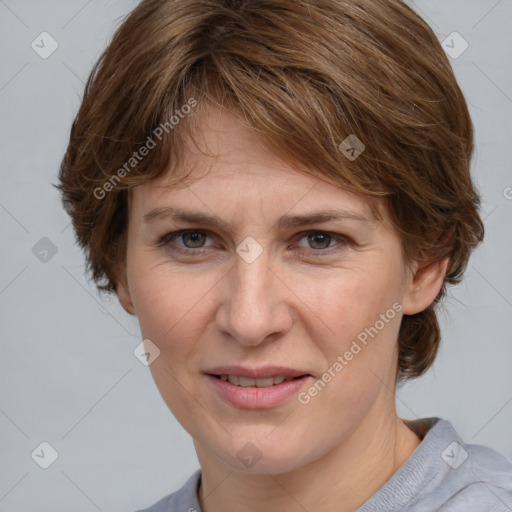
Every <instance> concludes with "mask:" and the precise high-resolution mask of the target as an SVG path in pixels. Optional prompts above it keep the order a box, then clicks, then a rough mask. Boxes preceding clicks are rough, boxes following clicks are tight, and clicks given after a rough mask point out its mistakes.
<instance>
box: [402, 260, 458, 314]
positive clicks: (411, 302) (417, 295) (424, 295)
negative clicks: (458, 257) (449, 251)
mask: <svg viewBox="0 0 512 512" xmlns="http://www.w3.org/2000/svg"><path fill="white" fill-rule="evenodd" d="M447 267H448V258H445V259H444V260H440V261H434V262H430V263H426V264H423V265H422V266H419V265H418V264H417V263H416V264H414V266H413V268H412V269H411V273H410V278H409V283H408V290H407V292H406V294H405V296H404V299H403V302H402V306H403V313H404V315H415V314H416V313H420V312H421V311H423V310H425V309H427V308H428V307H429V306H430V304H432V302H434V300H435V298H436V297H437V294H438V293H439V290H440V289H441V286H442V285H443V281H444V277H445V275H446V270H447Z"/></svg>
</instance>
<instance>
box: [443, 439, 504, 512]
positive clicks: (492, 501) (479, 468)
mask: <svg viewBox="0 0 512 512" xmlns="http://www.w3.org/2000/svg"><path fill="white" fill-rule="evenodd" d="M458 450H459V451H460V455H459V460H460V466H458V464H455V467H453V468H451V469H450V471H449V472H448V474H447V475H446V478H445V482H446V485H447V486H448V487H451V488H453V489H457V492H456V493H454V495H453V496H452V497H451V498H450V499H448V500H447V501H446V503H445V505H444V506H443V507H442V508H441V509H440V511H443V512H444V511H445V510H446V511H450V512H451V511H452V510H453V511H458V510H460V511H466V510H472V508H474V507H478V508H479V510H480V509H481V510H486V511H489V512H507V511H511V510H512V462H511V461H510V460H509V459H507V458H506V457H504V456H503V455H501V454H500V453H498V452H496V451H495V450H493V449H491V448H488V447H487V446H481V445H476V444H463V443H462V444H461V445H460V448H458ZM445 456H446V455H445ZM462 459H464V460H462Z"/></svg>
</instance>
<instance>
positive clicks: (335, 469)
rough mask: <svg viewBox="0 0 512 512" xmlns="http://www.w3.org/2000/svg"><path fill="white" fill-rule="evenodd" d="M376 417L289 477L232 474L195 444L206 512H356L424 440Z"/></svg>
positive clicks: (392, 417)
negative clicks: (232, 511)
mask: <svg viewBox="0 0 512 512" xmlns="http://www.w3.org/2000/svg"><path fill="white" fill-rule="evenodd" d="M372 416H373V415H372V413H369V414H368V416H367V417H366V418H365V419H364V420H363V421H362V422H361V423H360V424H359V426H358V427H357V429H356V430H355V431H354V432H353V433H352V434H351V435H350V436H349V437H348V438H347V439H345V440H344V441H343V442H342V443H341V444H340V445H338V446H337V447H336V448H335V449H333V450H331V451H330V452H329V453H328V454H326V455H325V456H323V457H321V458H319V459H317V460H315V461H314V462H312V463H310V464H308V465H306V466H304V467H301V468H299V469H297V470H294V471H292V472H289V473H284V474H277V475H272V474H270V473H265V474H247V473H241V472H234V471H233V470H231V469H230V468H228V467H226V466H225V465H224V464H222V463H221V462H220V461H219V460H218V459H217V458H216V457H213V456H211V454H210V453H208V452H207V451H205V450H204V448H203V447H202V446H201V445H200V444H199V443H197V442H196V443H195V444H196V450H197V453H198V457H199V461H200V464H201V488H200V492H199V500H200V504H201V508H202V510H203V512H221V511H222V512H226V511H230V510H244V511H247V512H268V511H269V510H279V511H280V512H298V511H303V510H315V511H317V512H324V511H325V512H327V511H329V512H330V511H332V510H337V511H339V512H349V511H355V510H356V509H357V508H358V507H360V506H361V505H362V504H363V503H364V502H365V501H366V500H367V499H368V498H370V497H371V496H372V495H373V494H374V493H375V492H376V491H377V490H378V489H379V488H380V487H382V485H384V483H385V482H386V481H387V480H388V479H389V478H390V477H391V476H392V475H393V473H395V471H396V470H397V469H398V468H399V467H400V466H402V464H404V462H405V461H406V460H407V459H408V458H409V457H410V456H411V455H412V453H413V451H414V450H415V449H416V448H417V447H418V446H419V444H420V442H421V440H420V439H419V438H418V436H417V435H416V434H415V433H413V432H412V431H411V430H410V429H409V428H408V427H407V426H406V425H405V424H404V423H403V421H402V420H401V419H400V418H398V416H397V415H396V412H394V414H392V415H389V416H386V418H385V419H382V417H381V418H380V419H379V418H374V417H372Z"/></svg>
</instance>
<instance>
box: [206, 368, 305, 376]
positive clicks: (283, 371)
mask: <svg viewBox="0 0 512 512" xmlns="http://www.w3.org/2000/svg"><path fill="white" fill-rule="evenodd" d="M204 373H208V374H210V375H236V376H237V377H247V378H250V379H266V378H269V377H300V376H301V375H309V373H308V372H305V371H302V370H296V369H294V368H286V367H284V366H262V367H261V368H247V367H245V366H215V367H214V368H209V369H208V370H205V371H204Z"/></svg>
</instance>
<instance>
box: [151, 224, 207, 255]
mask: <svg viewBox="0 0 512 512" xmlns="http://www.w3.org/2000/svg"><path fill="white" fill-rule="evenodd" d="M207 239H208V234H207V233H206V232H204V231H199V230H197V229H187V230H185V229H182V230H181V231H174V232H173V233H168V234H166V235H164V236H163V237H162V238H160V240H159V241H158V245H165V246H166V247H167V248H168V249H169V250H170V251H173V252H183V253H192V252H197V253H201V252H203V251H195V250H194V249H201V248H203V247H210V246H207V245H206V246H205V242H206V240H207ZM178 242H181V243H178ZM173 245H174V247H173ZM180 247H183V248H184V249H185V250H182V249H180Z"/></svg>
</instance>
